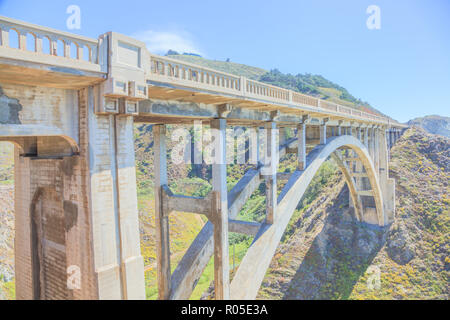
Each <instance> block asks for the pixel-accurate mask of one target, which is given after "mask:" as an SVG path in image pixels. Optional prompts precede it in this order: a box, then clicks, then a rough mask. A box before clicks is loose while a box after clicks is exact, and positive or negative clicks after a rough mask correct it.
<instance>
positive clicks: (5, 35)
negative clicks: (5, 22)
mask: <svg viewBox="0 0 450 320" xmlns="http://www.w3.org/2000/svg"><path fill="white" fill-rule="evenodd" d="M0 36H1V41H2V46H3V47H9V28H5V27H2V28H1V30H0Z"/></svg>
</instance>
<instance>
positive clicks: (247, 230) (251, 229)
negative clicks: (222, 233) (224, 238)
mask: <svg viewBox="0 0 450 320" xmlns="http://www.w3.org/2000/svg"><path fill="white" fill-rule="evenodd" d="M261 225H262V224H261V223H258V222H251V221H242V220H233V219H229V220H228V230H229V231H230V232H235V233H241V234H246V235H249V236H255V235H256V234H257V233H258V230H259V229H260V228H261Z"/></svg>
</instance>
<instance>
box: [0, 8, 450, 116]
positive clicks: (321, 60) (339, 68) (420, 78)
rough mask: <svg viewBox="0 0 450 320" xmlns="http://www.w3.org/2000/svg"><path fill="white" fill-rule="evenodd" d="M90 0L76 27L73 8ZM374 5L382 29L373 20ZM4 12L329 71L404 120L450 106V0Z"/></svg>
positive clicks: (163, 46)
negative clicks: (374, 27) (370, 25)
mask: <svg viewBox="0 0 450 320" xmlns="http://www.w3.org/2000/svg"><path fill="white" fill-rule="evenodd" d="M72 4H74V5H78V6H79V7H80V9H81V29H80V30H67V27H66V20H67V18H68V16H69V15H68V14H67V13H66V9H67V7H68V6H69V5H72ZM369 5H377V6H378V7H379V8H380V10H381V29H380V30H369V29H368V28H367V27H366V20H367V19H368V17H369V15H368V14H367V13H366V9H367V7H368V6H369ZM0 15H4V16H8V17H12V18H16V19H20V20H24V21H27V22H32V23H36V24H40V25H44V26H49V27H53V28H57V29H60V30H66V31H71V32H74V33H78V34H82V35H86V36H91V37H97V36H98V35H100V34H102V33H104V32H107V31H116V32H120V33H123V34H127V35H133V36H136V37H138V38H140V39H141V40H144V41H146V43H147V44H148V46H149V48H150V50H152V51H153V52H154V53H163V52H165V51H166V50H167V49H168V48H173V49H176V50H179V51H191V52H192V51H193V52H198V53H201V54H202V55H203V56H205V57H207V58H211V59H217V60H225V59H227V58H230V59H231V61H234V62H239V63H245V64H249V65H253V66H258V67H262V68H265V69H273V68H277V69H279V70H280V71H282V72H289V73H292V74H296V73H305V72H308V73H313V74H320V75H323V76H324V77H326V78H328V79H330V80H332V81H334V82H336V83H337V84H339V85H341V86H343V87H345V88H347V89H348V90H349V91H350V93H352V94H353V95H354V96H356V97H359V98H361V99H363V100H365V101H368V102H369V103H371V104H372V105H373V106H374V107H376V108H378V109H379V110H381V111H382V112H384V113H386V114H388V115H390V116H392V117H393V118H395V119H397V120H399V121H407V120H409V119H411V118H414V117H418V116H423V115H427V114H440V115H445V116H450V111H449V110H450V1H449V0H428V1H426V0H395V1H392V0H369V1H366V0H354V1H350V0H341V1H335V0H314V1H313V0H310V1H305V0H296V1H283V0H277V1H269V0H266V1H263V0H259V1H253V0H251V1H250V0H239V1H235V0H227V1H212V0H209V1H207V0H203V1H194V0H191V1H187V0H182V1H178V0H171V1H153V0H142V1H132V0H128V1H120V2H119V1H92V0H89V1H76V0H69V1H64V0H63V1H43V0H41V1H35V0H34V1H31V0H30V1H19V0H0Z"/></svg>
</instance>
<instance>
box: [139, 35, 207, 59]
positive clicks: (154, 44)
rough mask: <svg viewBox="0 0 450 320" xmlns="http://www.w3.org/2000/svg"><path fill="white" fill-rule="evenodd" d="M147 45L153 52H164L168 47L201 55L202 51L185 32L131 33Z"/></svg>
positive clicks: (180, 51)
mask: <svg viewBox="0 0 450 320" xmlns="http://www.w3.org/2000/svg"><path fill="white" fill-rule="evenodd" d="M132 37H133V38H136V39H138V40H140V41H142V42H144V43H145V44H146V45H147V48H148V50H150V52H151V53H155V54H166V53H167V51H168V50H169V49H172V50H175V51H177V52H179V53H183V52H188V53H196V54H200V55H202V52H201V50H200V49H198V47H197V46H196V44H195V43H194V40H193V39H192V36H191V35H190V34H189V33H187V32H170V31H154V30H146V31H142V32H137V33H135V34H133V35H132Z"/></svg>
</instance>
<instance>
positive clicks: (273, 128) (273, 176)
mask: <svg viewBox="0 0 450 320" xmlns="http://www.w3.org/2000/svg"><path fill="white" fill-rule="evenodd" d="M266 130H267V131H266V132H267V136H266V149H267V151H266V156H267V157H266V159H265V163H264V165H265V167H264V169H263V175H265V176H266V223H268V224H272V223H274V220H275V215H276V211H277V167H278V152H277V149H278V146H277V124H276V123H275V122H269V123H268V124H267V127H266Z"/></svg>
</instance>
